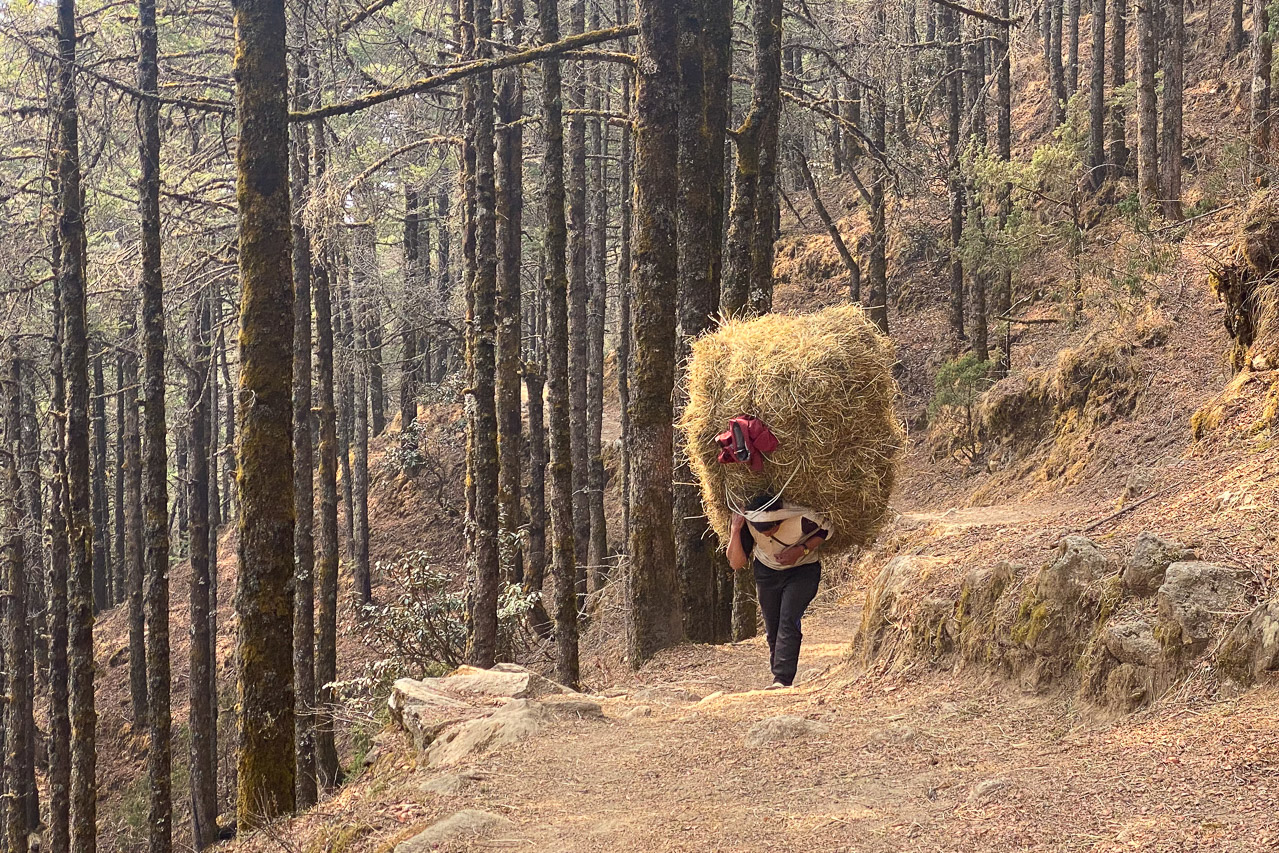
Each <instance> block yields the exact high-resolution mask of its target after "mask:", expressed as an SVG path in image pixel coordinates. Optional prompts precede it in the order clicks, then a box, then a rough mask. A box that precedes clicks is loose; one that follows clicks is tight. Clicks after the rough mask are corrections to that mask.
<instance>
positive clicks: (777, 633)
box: [728, 494, 831, 690]
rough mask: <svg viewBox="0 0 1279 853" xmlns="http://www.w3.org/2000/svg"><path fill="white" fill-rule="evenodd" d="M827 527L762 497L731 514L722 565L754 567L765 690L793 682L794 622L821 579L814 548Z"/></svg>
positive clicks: (797, 634) (799, 638) (797, 632)
mask: <svg viewBox="0 0 1279 853" xmlns="http://www.w3.org/2000/svg"><path fill="white" fill-rule="evenodd" d="M829 527H830V524H829V522H827V521H826V520H825V519H824V518H822V516H821V515H820V514H819V513H816V512H814V511H813V510H811V509H808V508H806V507H800V506H792V505H789V504H786V503H784V502H783V501H782V500H781V499H780V498H778V497H775V496H773V495H767V494H764V495H756V496H755V497H754V498H751V500H750V501H749V502H748V503H747V504H746V512H745V514H741V513H735V514H734V515H733V533H732V536H731V538H730V539H729V541H728V564H729V565H730V566H732V567H733V570H734V571H741V570H742V569H744V568H746V566H747V565H748V564H751V565H753V566H754V570H755V585H756V589H757V590H758V592H759V609H760V611H761V612H762V613H763V616H764V630H765V633H766V634H767V635H768V666H769V668H770V669H771V670H772V673H773V684H772V686H771V687H770V688H769V689H770V690H777V689H781V688H785V687H790V686H791V684H793V683H794V681H795V672H796V670H797V669H798V668H799V648H800V645H801V643H803V640H804V633H803V631H802V630H801V624H800V623H801V621H802V620H803V618H804V611H805V610H807V609H808V605H810V604H812V603H813V599H814V598H816V597H817V587H818V585H819V584H820V583H821V578H822V564H821V561H820V558H819V557H818V556H817V549H818V548H820V547H821V546H822V545H823V544H824V543H825V542H826V539H827V538H828V537H829V536H830V534H831V531H830V529H829Z"/></svg>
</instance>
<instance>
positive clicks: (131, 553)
mask: <svg viewBox="0 0 1279 853" xmlns="http://www.w3.org/2000/svg"><path fill="white" fill-rule="evenodd" d="M134 325H135V323H134V313H133V311H127V312H126V319H125V326H126V333H127V337H129V338H133V337H134V332H135V331H136V330H135V328H134ZM131 350H132V348H131V347H126V348H125V349H124V351H123V353H122V354H121V360H122V363H123V366H124V370H123V374H124V382H125V387H126V388H127V389H128V390H127V392H126V393H125V394H124V396H125V398H126V399H125V414H124V436H125V438H124V444H125V450H124V465H123V468H124V470H123V472H122V473H123V479H124V481H125V482H124V486H125V488H124V503H125V513H124V565H125V585H126V587H127V596H126V597H127V599H128V610H129V695H130V697H131V699H132V703H133V725H134V727H135V728H136V729H138V730H139V731H141V730H144V729H146V727H147V708H148V707H149V706H148V704H147V662H146V616H145V610H144V608H143V597H142V590H143V584H142V579H143V577H144V568H143V547H144V546H143V538H142V537H143V534H142V518H143V515H142V433H141V431H140V429H139V410H138V391H139V390H140V389H139V387H138V381H139V375H138V358H137V356H136V355H134V354H133V352H132V351H131Z"/></svg>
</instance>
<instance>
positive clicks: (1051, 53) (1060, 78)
mask: <svg viewBox="0 0 1279 853" xmlns="http://www.w3.org/2000/svg"><path fill="white" fill-rule="evenodd" d="M1048 2H1049V4H1050V5H1051V7H1052V28H1051V30H1050V32H1049V38H1050V47H1049V50H1048V57H1049V63H1048V84H1049V91H1050V92H1051V93H1052V99H1051V100H1052V126H1053V129H1056V128H1058V127H1061V125H1062V124H1064V123H1065V121H1066V102H1067V101H1068V100H1069V98H1070V93H1069V92H1067V91H1066V69H1065V67H1064V66H1063V61H1062V52H1063V44H1062V29H1063V19H1064V18H1065V8H1064V5H1063V0H1048ZM1072 2H1073V0H1072ZM948 11H949V10H948ZM949 14H950V17H951V19H952V21H953V20H954V18H955V13H954V12H953V11H949ZM958 29H959V28H958V25H957V24H956V25H955V31H956V33H958Z"/></svg>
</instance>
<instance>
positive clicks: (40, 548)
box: [18, 358, 49, 822]
mask: <svg viewBox="0 0 1279 853" xmlns="http://www.w3.org/2000/svg"><path fill="white" fill-rule="evenodd" d="M19 368H20V370H21V386H22V387H21V396H22V424H21V428H22V432H21V434H20V442H21V443H20V446H19V448H18V466H19V467H18V472H19V475H20V476H21V479H22V500H23V509H24V512H25V513H26V516H27V523H26V524H25V525H24V530H25V534H26V542H25V544H24V549H23V550H24V553H25V554H26V558H27V571H26V575H27V585H28V588H29V593H28V595H29V599H28V601H29V602H30V612H31V631H30V633H31V642H32V654H33V656H34V660H33V664H34V672H33V673H32V678H33V682H32V683H33V684H35V685H37V686H38V687H39V688H41V689H43V688H45V687H47V684H48V680H49V593H48V590H47V589H46V588H45V580H46V575H47V572H46V571H45V568H46V561H45V556H46V553H47V551H46V549H45V547H44V542H43V541H42V535H43V532H44V521H45V519H44V500H43V495H42V494H41V489H42V487H43V485H44V480H43V478H42V477H41V471H40V468H41V466H40V416H39V413H38V411H37V405H36V404H37V400H36V382H37V379H38V377H37V375H36V365H35V362H34V361H33V360H32V359H30V358H25V359H22V361H21V362H20V364H19ZM36 818H37V822H38V820H39V815H36Z"/></svg>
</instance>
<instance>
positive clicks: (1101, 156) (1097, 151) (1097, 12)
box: [1088, 0, 1107, 189]
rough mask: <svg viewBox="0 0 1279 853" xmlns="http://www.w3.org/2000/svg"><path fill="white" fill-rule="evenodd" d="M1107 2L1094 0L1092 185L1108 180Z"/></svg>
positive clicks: (1090, 97) (1090, 132) (1090, 124)
mask: <svg viewBox="0 0 1279 853" xmlns="http://www.w3.org/2000/svg"><path fill="white" fill-rule="evenodd" d="M1106 2H1107V0H1092V59H1091V63H1092V64H1091V66H1090V71H1091V75H1090V80H1089V84H1088V85H1089V88H1088V168H1089V170H1090V171H1089V175H1088V177H1089V182H1090V183H1091V184H1092V187H1093V189H1101V185H1102V184H1103V183H1104V182H1105V180H1106V119H1107V116H1106Z"/></svg>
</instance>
